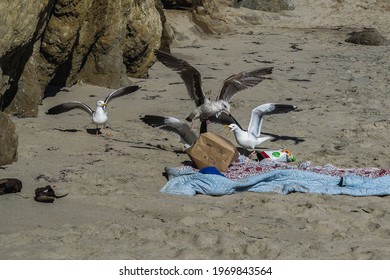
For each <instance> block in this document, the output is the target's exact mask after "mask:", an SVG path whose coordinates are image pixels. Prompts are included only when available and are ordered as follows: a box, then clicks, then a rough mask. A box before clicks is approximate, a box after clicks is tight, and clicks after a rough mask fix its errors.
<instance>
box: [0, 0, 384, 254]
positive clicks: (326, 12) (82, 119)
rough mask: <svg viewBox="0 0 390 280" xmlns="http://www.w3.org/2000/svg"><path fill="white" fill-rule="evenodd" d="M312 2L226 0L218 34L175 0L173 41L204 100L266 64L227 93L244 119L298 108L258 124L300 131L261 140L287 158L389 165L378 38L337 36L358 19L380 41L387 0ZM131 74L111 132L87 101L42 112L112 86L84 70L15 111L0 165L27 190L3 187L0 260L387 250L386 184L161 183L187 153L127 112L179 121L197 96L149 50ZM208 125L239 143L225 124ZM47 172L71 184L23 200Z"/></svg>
mask: <svg viewBox="0 0 390 280" xmlns="http://www.w3.org/2000/svg"><path fill="white" fill-rule="evenodd" d="M225 2H226V1H220V3H221V5H223V4H224V3H225ZM314 2H316V1H294V3H295V10H294V11H284V12H282V13H280V14H273V13H266V12H255V11H250V10H247V9H239V10H237V9H233V8H229V7H225V8H226V10H223V12H221V14H223V15H224V16H223V17H224V19H225V23H224V24H226V26H228V27H229V30H230V31H226V32H224V33H221V34H202V33H201V32H199V30H197V29H196V28H195V29H194V28H193V26H192V24H191V22H190V21H189V20H188V15H186V12H185V11H174V12H172V11H169V12H167V16H168V21H169V22H170V24H171V26H172V28H173V29H174V32H176V38H175V41H174V42H173V44H172V47H171V52H172V53H173V54H174V55H176V56H178V57H181V58H183V59H186V60H187V61H188V62H189V63H190V64H192V65H193V66H194V67H196V68H197V69H198V70H199V72H200V73H201V74H202V77H203V87H204V90H205V91H208V90H211V91H212V92H211V93H210V97H211V98H214V96H215V95H216V94H217V92H218V91H219V89H220V86H221V84H222V81H223V80H224V79H225V78H227V77H228V76H230V75H232V74H234V73H237V72H239V71H244V70H250V69H254V68H257V67H266V66H273V67H274V71H273V74H272V78H273V79H272V80H267V81H264V82H262V83H261V84H259V85H258V86H256V87H254V88H251V89H249V90H246V91H244V92H240V93H239V94H238V95H237V96H235V97H234V99H233V103H234V105H235V106H234V108H233V109H232V113H233V114H234V116H235V117H236V118H237V119H238V120H239V121H240V123H241V124H242V125H243V126H246V125H247V124H248V122H249V118H250V112H251V110H252V109H253V108H254V107H255V106H257V105H260V104H262V103H266V102H279V103H288V104H294V105H297V106H298V107H299V108H300V109H301V111H299V112H292V113H288V114H282V115H276V116H270V117H268V118H267V119H266V120H265V122H264V125H263V130H264V131H265V132H269V133H274V134H278V135H285V136H291V137H298V138H300V139H302V140H304V141H298V142H295V141H293V140H280V141H277V142H270V141H268V142H265V143H264V145H263V147H264V149H277V148H282V147H286V148H289V149H290V150H291V151H292V153H293V154H294V155H295V157H296V158H297V163H292V164H298V163H300V162H306V161H311V162H312V165H325V164H328V163H330V164H333V165H335V166H337V167H382V168H389V148H390V142H389V137H388V135H389V132H390V120H389V110H388V108H389V107H390V101H389V98H388V95H389V90H390V89H389V84H390V74H389V69H390V61H389V57H390V49H389V46H363V45H354V44H350V43H347V42H345V39H346V38H348V36H349V35H348V33H349V32H351V31H356V30H361V29H362V28H363V27H374V28H376V29H377V30H378V31H379V32H380V33H381V34H382V35H384V36H385V37H386V38H388V39H389V38H390V32H389V29H388V27H389V26H390V25H389V21H390V17H388V14H389V11H390V5H389V4H387V1H382V2H381V1H363V0H360V1H321V3H322V4H319V5H317V4H314ZM374 2H376V3H374ZM379 2H380V3H379ZM356 3H358V5H355V4H356ZM378 3H379V4H378ZM381 5H382V6H381ZM351 14H352V15H353V17H352V16H351ZM179 27H180V28H179ZM132 80H133V81H134V83H136V84H138V85H140V86H141V87H142V89H141V90H139V91H137V92H135V93H133V94H131V95H128V96H125V97H120V98H118V99H114V100H112V101H111V102H110V105H109V107H108V110H109V118H110V119H109V124H108V126H109V131H110V132H111V133H112V137H111V138H105V137H104V135H100V136H96V135H94V134H90V133H88V132H87V129H88V130H89V129H94V125H93V124H92V123H91V120H90V118H89V117H88V115H87V114H86V113H85V112H82V111H77V110H75V111H71V112H68V113H64V114H61V115H46V114H45V111H47V110H48V109H49V108H50V107H52V106H54V105H57V104H59V103H61V102H65V101H70V100H80V101H84V102H86V103H87V104H89V105H90V106H91V107H92V106H94V105H95V103H96V101H97V100H98V99H99V98H104V97H105V96H106V95H107V94H108V93H109V92H110V91H111V89H107V88H101V87H96V86H91V85H87V84H83V83H82V82H80V83H79V84H76V85H74V86H73V87H71V88H69V89H67V90H63V91H61V92H59V93H58V94H57V95H56V96H54V97H48V98H46V99H44V101H43V104H42V105H41V106H40V111H39V115H38V117H37V118H24V119H18V118H13V121H14V122H15V124H16V126H17V132H18V134H19V149H18V161H17V162H15V163H13V164H11V165H7V166H4V167H2V168H1V169H0V174H1V176H0V177H1V178H6V177H15V178H18V179H20V180H21V181H22V182H23V189H22V192H21V193H18V194H8V195H2V196H0V248H1V249H0V259H388V258H390V252H389V250H388V248H389V246H390V238H389V237H390V211H389V203H390V198H388V197H351V196H341V195H340V196H330V195H314V194H302V193H293V194H288V195H280V194H272V193H261V194H259V193H256V194H255V193H238V194H233V195H226V196H221V197H211V196H204V195H197V196H194V197H184V196H173V195H167V194H163V193H160V192H159V191H160V189H161V188H162V187H163V186H164V184H165V183H166V181H167V180H166V178H165V177H164V176H163V172H164V168H165V167H166V166H180V165H182V163H183V162H185V161H188V160H189V158H188V156H187V155H186V154H185V153H184V152H183V146H182V144H181V143H180V142H179V141H178V139H177V138H176V137H175V136H174V135H173V134H170V133H168V132H165V131H161V130H159V129H155V128H152V127H149V126H147V125H146V124H144V123H143V122H142V121H140V120H139V116H140V115H142V114H157V115H164V116H172V117H176V118H179V119H181V120H184V119H185V118H186V117H187V115H188V113H189V112H190V111H191V110H192V109H193V107H194V103H193V101H191V100H190V99H189V97H188V95H187V92H186V89H185V87H184V85H183V83H182V80H181V79H180V77H179V75H177V74H176V73H175V72H173V71H171V70H170V69H168V68H166V67H165V66H163V65H162V64H161V63H159V62H156V63H155V64H154V65H153V67H152V68H151V69H150V71H149V78H147V79H132ZM198 126H199V123H198V122H197V123H195V128H194V129H195V130H197V129H198ZM209 129H210V131H213V132H216V133H219V134H221V135H222V136H224V137H227V138H228V139H229V140H231V141H232V142H233V143H235V140H234V138H233V136H232V135H230V136H226V129H225V128H224V127H223V126H220V125H214V124H213V125H210V126H209ZM46 185H55V186H56V187H55V190H56V191H58V192H59V193H67V192H68V193H69V194H68V196H66V197H64V198H60V199H56V200H55V202H54V203H52V204H45V203H38V202H36V201H34V198H33V197H34V190H35V189H36V188H38V187H44V186H46Z"/></svg>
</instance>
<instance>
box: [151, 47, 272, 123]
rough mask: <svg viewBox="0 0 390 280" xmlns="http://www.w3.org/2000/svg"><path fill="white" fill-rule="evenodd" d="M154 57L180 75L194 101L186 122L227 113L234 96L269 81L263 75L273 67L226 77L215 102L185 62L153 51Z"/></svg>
mask: <svg viewBox="0 0 390 280" xmlns="http://www.w3.org/2000/svg"><path fill="white" fill-rule="evenodd" d="M155 55H156V57H157V59H158V60H159V61H160V62H161V63H163V64H164V65H165V66H166V67H168V68H170V69H172V70H174V71H175V72H177V73H178V74H179V75H180V77H181V78H182V80H183V81H184V84H185V86H186V88H187V91H188V94H189V96H190V98H191V99H192V100H194V101H195V105H196V108H195V109H194V110H193V111H192V112H191V114H190V115H189V116H188V117H187V118H186V120H187V121H194V120H195V119H197V118H199V119H200V120H201V121H203V120H207V119H208V118H209V117H212V116H215V115H217V116H218V115H219V114H220V113H221V112H226V113H229V112H230V104H229V102H230V101H231V100H232V98H233V97H234V95H235V94H236V93H238V92H239V91H242V90H245V89H248V88H250V87H253V86H255V85H257V84H258V83H260V82H262V81H264V80H266V79H270V78H268V77H265V75H269V74H271V73H272V69H273V67H265V68H258V69H255V70H252V71H244V72H240V73H238V74H234V75H232V76H230V77H228V78H227V79H225V80H224V82H223V84H222V87H221V90H220V92H219V94H218V95H217V97H216V100H215V101H211V100H209V99H208V98H207V97H206V96H205V94H204V92H203V89H202V77H201V74H200V73H199V71H198V70H196V69H195V68H194V67H193V66H191V65H190V64H189V63H188V62H187V61H185V60H182V59H179V58H176V57H175V56H173V55H171V54H170V53H167V52H164V51H160V50H155Z"/></svg>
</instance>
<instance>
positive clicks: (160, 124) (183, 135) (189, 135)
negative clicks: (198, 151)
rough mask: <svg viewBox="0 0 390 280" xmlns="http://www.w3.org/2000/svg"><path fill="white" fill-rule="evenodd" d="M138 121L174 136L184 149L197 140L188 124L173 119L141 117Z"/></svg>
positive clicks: (154, 116) (152, 116)
mask: <svg viewBox="0 0 390 280" xmlns="http://www.w3.org/2000/svg"><path fill="white" fill-rule="evenodd" d="M140 119H141V120H142V121H143V122H144V123H146V124H148V125H150V126H152V127H157V128H160V129H163V130H166V131H169V132H171V133H174V134H176V135H177V136H178V137H179V138H180V142H182V143H183V144H184V146H185V147H189V146H191V145H192V144H194V142H195V140H196V139H197V138H198V137H197V135H196V134H195V132H193V131H192V130H191V127H190V126H189V125H188V124H186V123H183V122H182V121H180V120H178V119H176V118H173V117H163V116H156V115H144V116H141V117H140Z"/></svg>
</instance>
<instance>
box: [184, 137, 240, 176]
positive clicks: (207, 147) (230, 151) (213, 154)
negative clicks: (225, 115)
mask: <svg viewBox="0 0 390 280" xmlns="http://www.w3.org/2000/svg"><path fill="white" fill-rule="evenodd" d="M186 152H187V154H188V155H189V157H190V159H191V160H192V162H193V163H194V164H195V166H196V167H197V168H199V169H201V168H203V167H207V166H215V167H216V168H217V169H218V170H219V171H221V172H224V171H226V170H227V168H228V167H229V165H230V164H231V163H232V162H234V161H235V160H237V159H238V156H239V153H238V151H237V149H236V147H235V146H234V145H233V144H232V143H231V142H230V141H229V140H227V139H225V138H223V137H221V136H219V135H217V134H215V133H212V132H206V133H202V134H201V135H200V136H199V138H198V139H197V140H196V141H195V143H194V144H193V145H192V146H191V147H190V148H188V149H187V151H186Z"/></svg>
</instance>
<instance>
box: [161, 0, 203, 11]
mask: <svg viewBox="0 0 390 280" xmlns="http://www.w3.org/2000/svg"><path fill="white" fill-rule="evenodd" d="M161 2H162V3H163V5H164V8H165V9H172V8H173V9H178V8H189V7H191V6H192V5H193V4H195V5H199V4H200V3H201V2H202V0H161Z"/></svg>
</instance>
